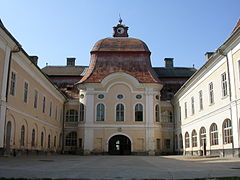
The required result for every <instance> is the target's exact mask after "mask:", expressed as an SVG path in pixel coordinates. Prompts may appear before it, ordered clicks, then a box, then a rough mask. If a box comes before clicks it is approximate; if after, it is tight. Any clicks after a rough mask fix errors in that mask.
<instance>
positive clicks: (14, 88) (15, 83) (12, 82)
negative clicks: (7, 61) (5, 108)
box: [9, 70, 17, 96]
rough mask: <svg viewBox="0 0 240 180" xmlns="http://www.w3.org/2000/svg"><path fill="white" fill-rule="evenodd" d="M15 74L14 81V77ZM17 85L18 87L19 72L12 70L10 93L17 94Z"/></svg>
mask: <svg viewBox="0 0 240 180" xmlns="http://www.w3.org/2000/svg"><path fill="white" fill-rule="evenodd" d="M13 74H14V75H15V79H14V81H13V79H12V76H13ZM16 87H17V72H16V71H13V70H12V71H11V79H10V87H9V94H10V95H12V96H16ZM12 88H13V89H12Z"/></svg>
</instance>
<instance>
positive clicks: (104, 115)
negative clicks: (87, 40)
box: [95, 102, 106, 122]
mask: <svg viewBox="0 0 240 180" xmlns="http://www.w3.org/2000/svg"><path fill="white" fill-rule="evenodd" d="M100 105H103V117H102V116H100V119H98V106H100ZM95 109H96V122H104V121H105V120H106V105H105V104H104V103H102V102H100V103H97V104H96V108H95ZM100 111H102V109H101V108H100ZM100 115H101V113H100Z"/></svg>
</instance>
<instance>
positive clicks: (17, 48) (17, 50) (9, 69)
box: [5, 44, 22, 102]
mask: <svg viewBox="0 0 240 180" xmlns="http://www.w3.org/2000/svg"><path fill="white" fill-rule="evenodd" d="M21 48H22V47H21V45H20V44H17V47H16V49H15V50H11V51H10V55H9V64H8V72H7V73H8V74H7V86H6V94H5V97H6V102H8V90H9V78H10V71H11V64H12V54H13V53H18V52H20V51H21Z"/></svg>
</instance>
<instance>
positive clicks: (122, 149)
mask: <svg viewBox="0 0 240 180" xmlns="http://www.w3.org/2000/svg"><path fill="white" fill-rule="evenodd" d="M108 152H109V154H112V155H129V154H131V141H130V139H129V138H128V137H126V136H124V135H116V136H113V137H111V139H110V140H109V142H108Z"/></svg>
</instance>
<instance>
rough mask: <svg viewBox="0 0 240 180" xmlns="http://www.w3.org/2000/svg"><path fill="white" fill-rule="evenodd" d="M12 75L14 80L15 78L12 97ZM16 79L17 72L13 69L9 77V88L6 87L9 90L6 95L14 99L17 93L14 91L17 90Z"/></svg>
mask: <svg viewBox="0 0 240 180" xmlns="http://www.w3.org/2000/svg"><path fill="white" fill-rule="evenodd" d="M12 73H15V78H16V79H15V87H14V95H12V94H11V82H12ZM17 77H18V73H17V71H15V70H14V69H11V71H10V76H9V87H8V88H9V89H8V93H9V95H10V96H12V97H16V96H17V91H16V89H17V82H18V80H17Z"/></svg>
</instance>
